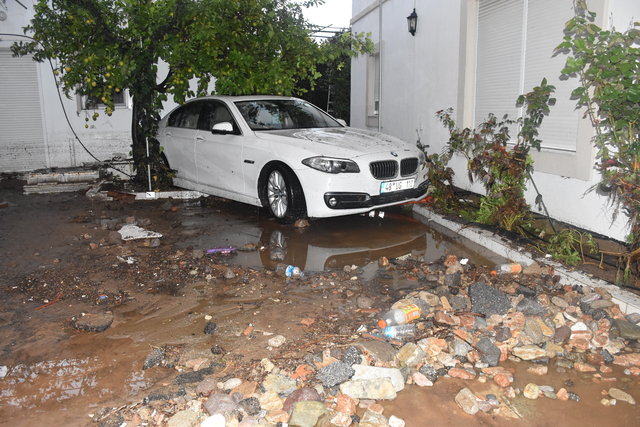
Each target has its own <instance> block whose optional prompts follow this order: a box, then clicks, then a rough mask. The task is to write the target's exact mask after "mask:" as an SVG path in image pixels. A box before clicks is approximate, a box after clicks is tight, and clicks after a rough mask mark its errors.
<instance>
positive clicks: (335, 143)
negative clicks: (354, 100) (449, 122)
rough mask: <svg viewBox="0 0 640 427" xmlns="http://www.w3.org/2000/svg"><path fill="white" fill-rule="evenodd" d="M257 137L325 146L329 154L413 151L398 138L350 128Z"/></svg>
mask: <svg viewBox="0 0 640 427" xmlns="http://www.w3.org/2000/svg"><path fill="white" fill-rule="evenodd" d="M256 134H258V135H259V136H263V135H265V134H269V135H279V136H284V137H290V138H297V139H303V140H307V141H310V142H313V143H314V144H316V147H318V145H325V146H326V147H327V150H328V151H330V153H326V154H331V153H334V152H335V151H336V150H338V151H343V150H344V152H345V154H347V153H348V154H349V155H352V156H353V155H355V156H357V155H359V154H365V153H367V154H372V153H377V152H389V151H394V150H395V151H404V150H410V149H412V148H413V149H415V146H412V145H410V144H408V143H406V142H404V141H402V140H400V139H398V138H394V137H392V136H389V135H385V134H382V133H378V132H372V131H368V130H363V129H356V128H350V127H340V128H313V129H286V130H274V131H268V132H266V133H265V134H262V132H256Z"/></svg>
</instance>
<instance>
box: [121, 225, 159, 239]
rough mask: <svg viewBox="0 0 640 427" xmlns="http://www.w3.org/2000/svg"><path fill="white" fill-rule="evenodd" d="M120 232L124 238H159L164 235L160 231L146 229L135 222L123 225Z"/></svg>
mask: <svg viewBox="0 0 640 427" xmlns="http://www.w3.org/2000/svg"><path fill="white" fill-rule="evenodd" d="M118 233H120V236H121V237H122V240H137V239H157V238H160V237H162V234H160V233H156V232H155V231H149V230H145V229H144V228H142V227H138V226H137V225H133V224H126V225H123V226H122V228H121V229H120V230H118Z"/></svg>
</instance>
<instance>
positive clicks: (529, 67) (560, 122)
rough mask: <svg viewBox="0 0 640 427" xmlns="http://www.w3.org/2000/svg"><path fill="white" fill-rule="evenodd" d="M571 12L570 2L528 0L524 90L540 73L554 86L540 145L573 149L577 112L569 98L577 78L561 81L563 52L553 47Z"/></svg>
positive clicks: (557, 41)
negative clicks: (551, 104)
mask: <svg viewBox="0 0 640 427" xmlns="http://www.w3.org/2000/svg"><path fill="white" fill-rule="evenodd" d="M572 16H573V9H572V2H568V1H558V0H529V8H528V11H527V27H526V30H527V36H526V37H527V40H526V54H525V67H524V69H525V73H524V90H526V91H528V90H530V89H531V88H533V87H534V86H538V85H539V84H540V82H541V81H542V78H543V77H546V78H547V82H548V83H549V84H551V85H554V86H555V87H556V91H555V93H554V94H553V97H554V98H556V105H554V106H552V107H551V112H550V113H549V115H548V116H547V117H545V118H544V120H543V121H542V125H541V126H540V135H539V139H541V140H542V147H543V148H551V149H559V150H563V151H575V150H576V139H577V137H578V124H579V119H580V114H581V113H580V112H579V111H576V109H575V106H576V103H575V101H573V100H571V99H569V98H570V96H571V91H572V90H573V89H574V88H575V87H577V86H578V81H577V79H569V80H565V81H561V80H560V78H559V76H560V70H562V68H564V63H565V61H566V58H567V57H566V55H557V56H555V57H553V50H554V49H555V47H556V46H558V45H559V44H560V42H562V38H563V36H564V34H563V29H564V25H565V22H567V21H568V20H569V19H570V18H571V17H572Z"/></svg>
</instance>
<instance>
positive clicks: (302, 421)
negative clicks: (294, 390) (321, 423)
mask: <svg viewBox="0 0 640 427" xmlns="http://www.w3.org/2000/svg"><path fill="white" fill-rule="evenodd" d="M325 413H327V408H326V407H325V405H324V403H322V402H316V401H313V400H306V401H302V402H297V403H296V404H295V405H293V410H292V411H291V417H289V425H290V426H298V427H314V426H315V425H316V423H317V422H318V419H319V418H320V417H321V416H322V415H324V414H325Z"/></svg>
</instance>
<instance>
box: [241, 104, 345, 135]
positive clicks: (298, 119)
mask: <svg viewBox="0 0 640 427" xmlns="http://www.w3.org/2000/svg"><path fill="white" fill-rule="evenodd" d="M236 106H237V107H238V110H240V114H242V117H243V118H244V120H245V121H246V122H247V124H248V125H249V127H250V128H251V129H252V130H276V129H308V128H327V127H342V125H341V124H340V123H338V122H336V121H335V120H334V119H333V118H331V117H330V116H328V115H326V114H325V113H324V112H322V111H320V110H319V109H318V108H316V107H315V106H313V105H311V104H309V103H307V102H304V101H297V100H264V101H240V102H236Z"/></svg>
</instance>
